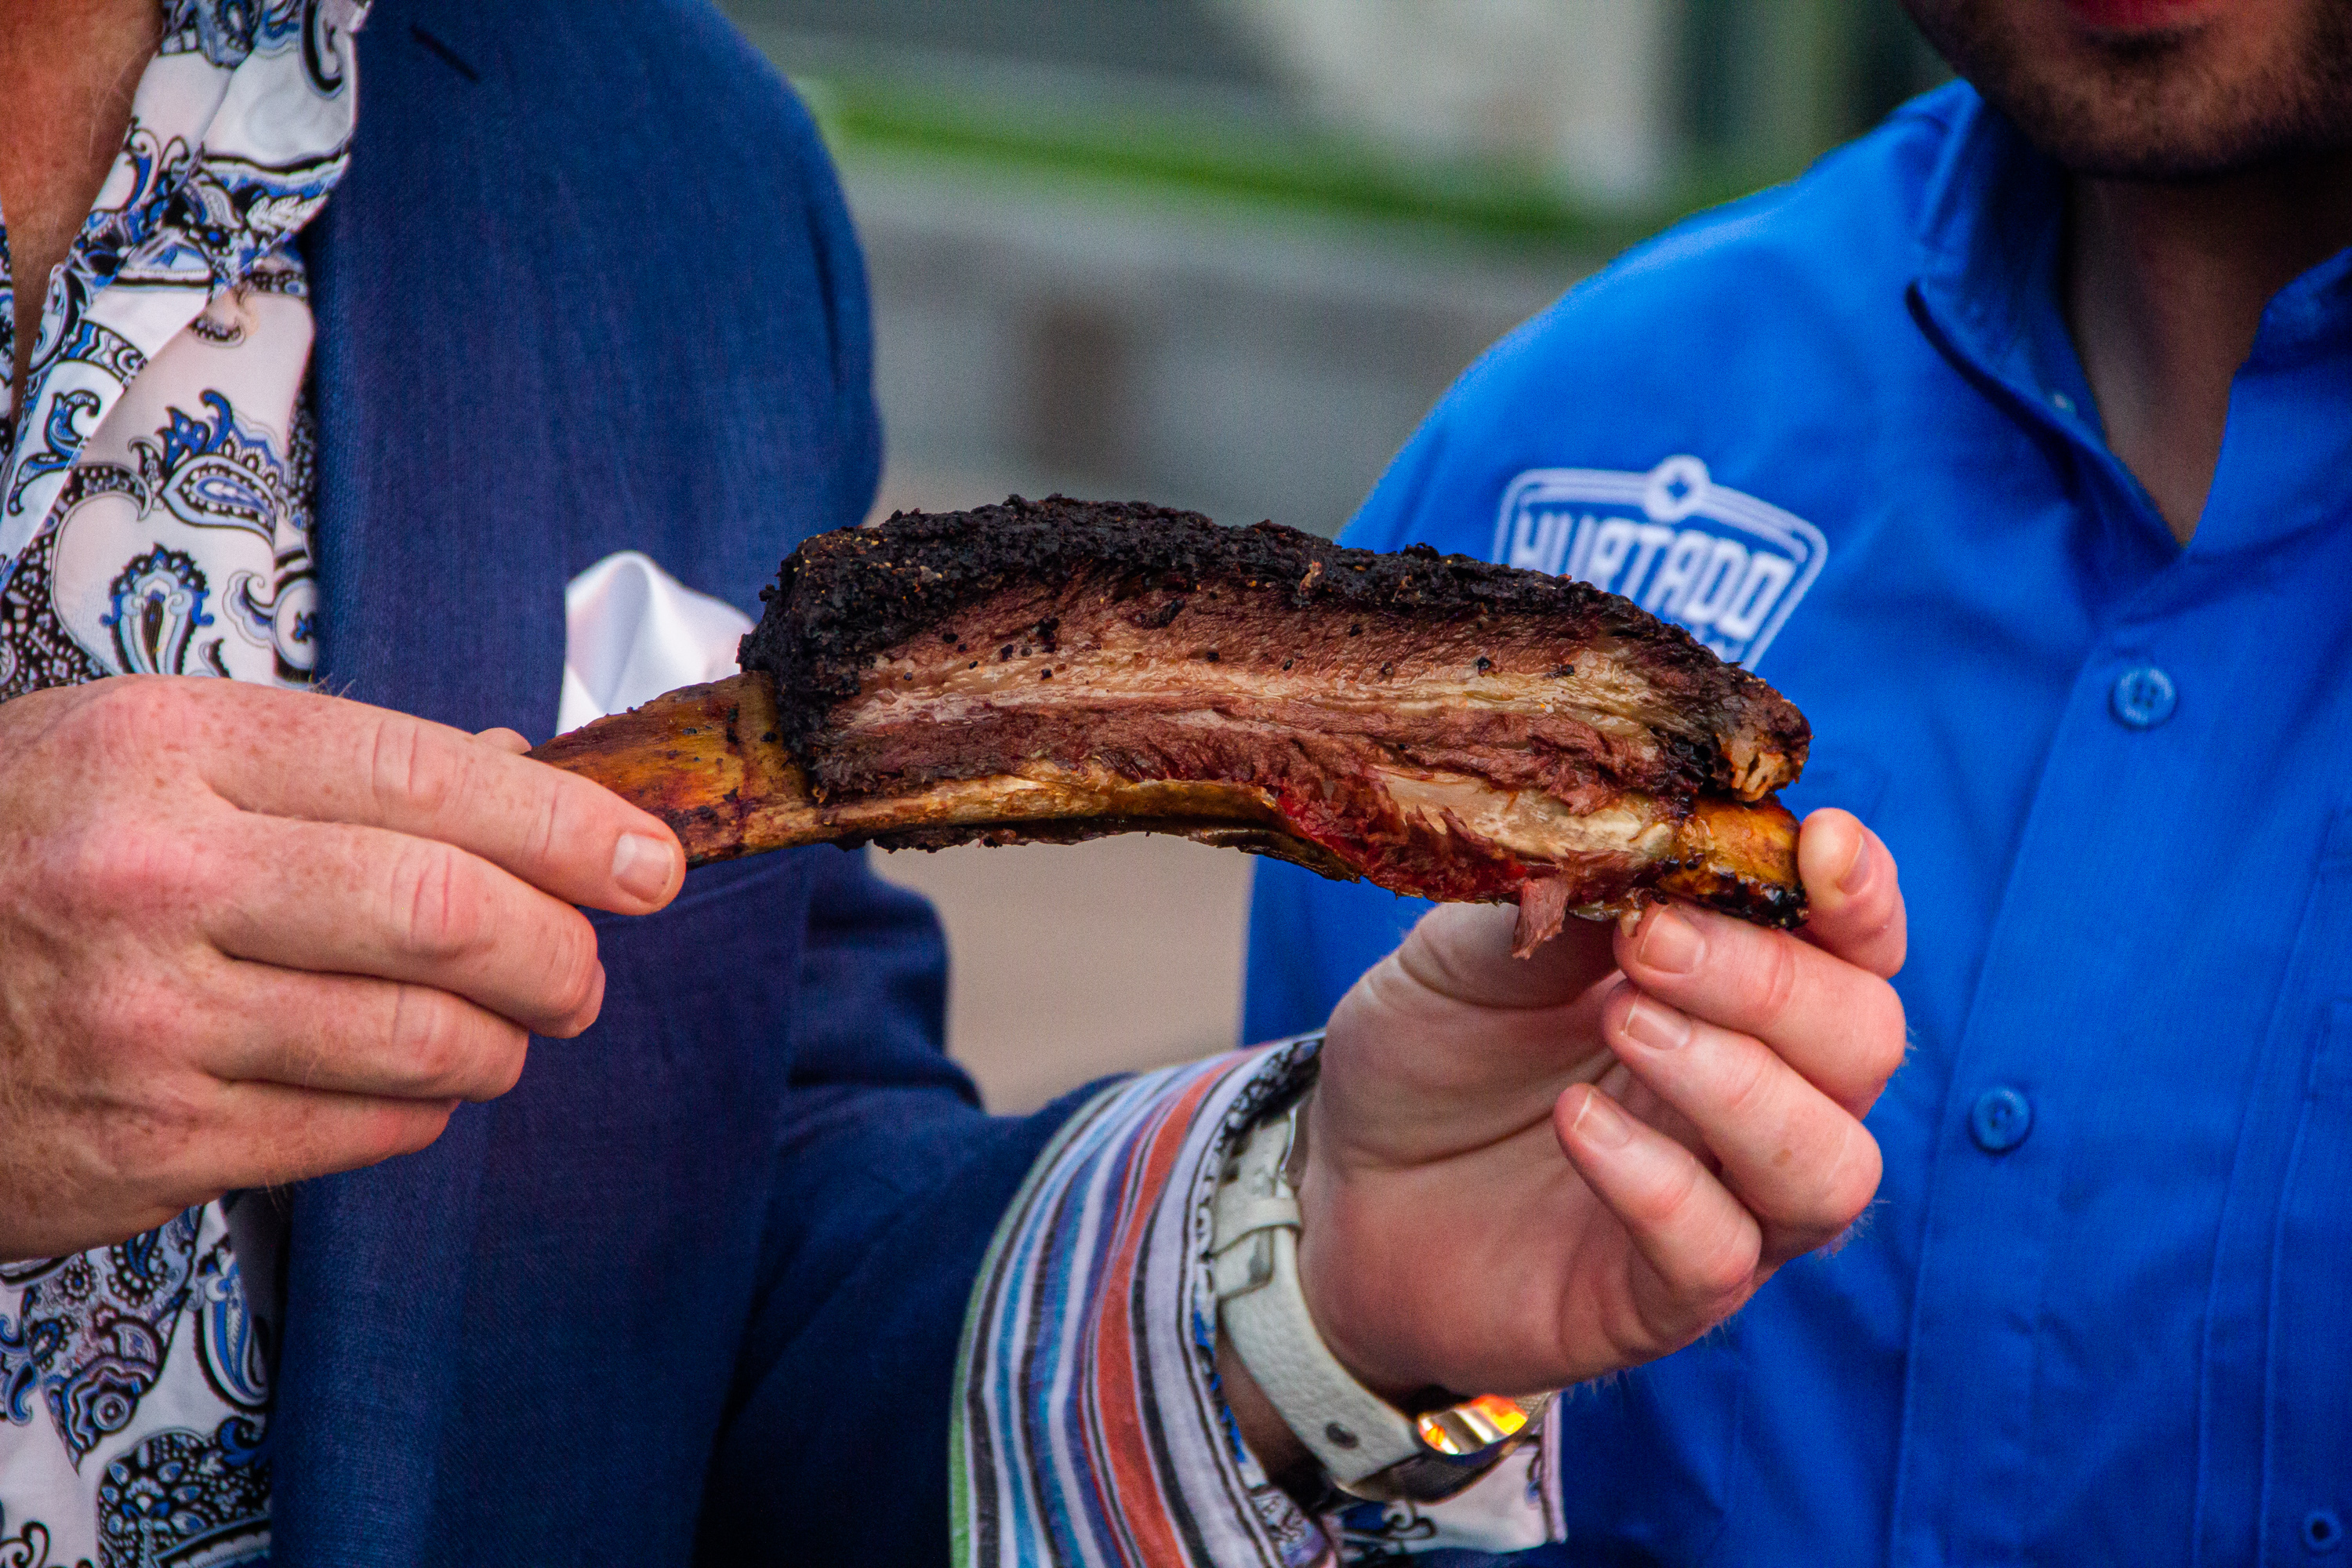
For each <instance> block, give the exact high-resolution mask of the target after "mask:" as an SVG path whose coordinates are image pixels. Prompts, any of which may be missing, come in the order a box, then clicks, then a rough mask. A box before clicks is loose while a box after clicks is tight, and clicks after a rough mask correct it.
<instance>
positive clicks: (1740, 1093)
mask: <svg viewBox="0 0 2352 1568" xmlns="http://www.w3.org/2000/svg"><path fill="white" fill-rule="evenodd" d="M1715 1055H1716V1057H1717V1064H1718V1065H1717V1071H1718V1072H1719V1073H1720V1074H1721V1078H1720V1080H1719V1082H1718V1083H1717V1093H1718V1094H1719V1095H1720V1096H1721V1099H1722V1103H1723V1114H1724V1119H1725V1120H1726V1121H1734V1122H1739V1123H1747V1122H1752V1121H1760V1120H1762V1119H1763V1118H1764V1117H1766V1116H1767V1115H1769V1113H1770V1112H1771V1111H1773V1110H1775V1109H1776V1106H1775V1104H1774V1102H1775V1100H1778V1098H1779V1092H1780V1089H1781V1087H1782V1085H1781V1081H1780V1072H1781V1071H1783V1070H1786V1069H1785V1068H1783V1067H1782V1064H1781V1063H1780V1058H1778V1057H1775V1056H1774V1055H1773V1054H1772V1053H1771V1052H1770V1051H1768V1050H1766V1049H1765V1048H1764V1047H1763V1045H1762V1044H1761V1043H1760V1042H1759V1041H1757V1040H1754V1039H1751V1038H1750V1037H1748V1036H1746V1035H1729V1036H1727V1037H1724V1042H1723V1048H1722V1049H1720V1050H1718V1051H1717V1052H1716V1053H1715Z"/></svg>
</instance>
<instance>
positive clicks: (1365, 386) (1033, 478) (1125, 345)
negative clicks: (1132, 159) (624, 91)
mask: <svg viewBox="0 0 2352 1568" xmlns="http://www.w3.org/2000/svg"><path fill="white" fill-rule="evenodd" d="M843 174H844V178H845V184H846V187H847V190H848V195H849V202H850V206H851V209H852V211H853V212H854V213H855V214H856V219H857V225H858V230H859V233H860V235H861V236H862V237H863V238H864V240H865V244H866V263H867V268H868V270H869V272H870V275H871V279H872V287H873V292H874V314H875V327H876V334H877V350H876V361H877V363H876V383H877V391H878V395H879V396H880V399H881V404H882V410H883V416H884V420H885V423H886V426H887V439H888V442H889V454H890V455H889V466H890V473H891V476H892V482H893V485H894V487H895V489H897V490H898V492H899V493H905V494H913V495H916V496H919V498H921V499H923V500H948V499H950V491H951V490H952V489H953V488H954V487H956V486H961V488H962V490H963V492H964V493H962V494H961V504H967V505H969V504H971V503H972V502H975V501H979V500H1002V499H1003V493H1002V489H999V487H1003V488H1025V489H1052V488H1062V489H1069V490H1071V491H1072V492H1073V493H1081V492H1083V493H1091V494H1094V495H1101V496H1114V495H1115V496H1119V497H1141V498H1147V499H1150V500H1160V501H1163V502H1168V503H1171V504H1178V505H1185V506H1192V507H1197V508H1199V509H1201V510H1205V511H1207V512H1208V513H1209V514H1210V515H1212V516H1213V517H1215V518H1217V519H1218V520H1219V521H1226V522H1253V521H1256V520H1258V519H1259V518H1265V517H1270V518H1273V519H1275V520H1276V521H1280V522H1286V523H1289V524H1291V525H1293V526H1295V527H1299V528H1306V529H1310V530H1314V531H1319V532H1324V533H1332V532H1336V531H1338V529H1339V526H1340V524H1341V523H1343V522H1344V521H1347V519H1348V517H1349V514H1350V513H1351V512H1352V511H1353V510H1354V509H1355V506H1356V504H1357V503H1358V502H1359V501H1360V500H1362V498H1363V495H1364V493H1365V491H1366V490H1367V489H1369V488H1370V485H1371V483H1372V481H1373V480H1374V479H1377V478H1378V477H1379V475H1380V473H1381V469H1382V468H1384V467H1386V465H1387V463H1388V460H1389V458H1391V456H1392V455H1393V454H1394V453H1395V451H1396V449H1397V447H1399V446H1400V445H1402V442H1403V441H1404V439H1405V437H1408V436H1409V435H1410V434H1411V433H1412V430H1413V428H1414V426H1416V425H1417V424H1418V423H1419V422H1420V420H1421V418H1422V416H1423V415H1424V414H1425V413H1426V412H1427V411H1428V408H1429V405H1430V404H1431V403H1432V402H1433V400H1434V399H1435V398H1436V396H1437V395H1439V394H1440V393H1441V392H1443V391H1444V388H1445V386H1446V385H1447V384H1449V383H1450V382H1451V381H1452V380H1453V379H1454V376H1455V375H1457V374H1460V372H1461V370H1462V368H1463V367H1464V366H1465V365H1466V364H1467V363H1469V362H1470V361H1471V359H1473V358H1474V357H1475V355H1476V354H1477V353H1479V352H1480V351H1481V350H1483V349H1484V348H1486V345H1487V344H1489V343H1491V342H1494V341H1495V339H1496V338H1497V337H1499V336H1501V335H1502V334H1503V333H1504V332H1506V331H1509V330H1510V329H1511V328H1512V327H1514V326H1516V325H1517V323H1518V322H1520V321H1524V320H1525V319H1526V318H1527V317H1528V316H1529V315H1531V314H1532V313H1534V312H1535V311H1536V310H1540V309H1541V308H1542V307H1543V306H1544V305H1545V304H1547V303H1548V302H1549V301H1550V300H1552V299H1553V298H1554V297H1556V296H1557V295H1558V294H1559V292H1560V291H1561V290H1562V289H1564V288H1566V287H1567V285H1568V284H1569V283H1570V282H1571V281H1573V279H1574V277H1575V274H1576V272H1577V271H1578V270H1579V269H1578V268H1572V267H1566V266H1552V267H1540V268H1538V267H1528V266H1512V265H1509V264H1507V263H1502V262H1497V261H1496V260H1495V259H1493V258H1490V257H1487V256H1484V255H1479V254H1473V253H1467V252H1459V251H1432V250H1429V249H1427V248H1426V247H1413V246H1411V245H1407V244H1402V243H1401V242H1399V241H1397V240H1395V239H1393V238H1391V237H1384V236H1383V235H1382V234H1381V232H1380V231H1379V230H1378V229H1377V228H1373V227H1367V226H1335V225H1333V224H1330V223H1325V222H1318V221H1316V220H1313V219H1310V218H1305V217H1286V216H1269V215H1267V214H1265V213H1263V212H1253V211H1249V210H1245V209H1236V208H1234V207H1231V206H1227V205H1211V204H1205V203H1193V202H1185V201H1179V200H1170V199H1166V198H1163V199H1160V200H1158V201H1150V200H1144V199H1140V198H1138V197H1134V196H1129V195H1120V194H1119V193H1117V192H1104V191H1097V190H1083V189H1074V188H1071V187H1068V186H1064V185H1055V184H1040V183H1038V182H1036V181H1034V180H1024V179H1023V178H1022V177H1020V176H1018V175H1015V174H987V173H984V172H980V171H975V170H972V169H970V168H954V169H949V168H942V167H940V166H939V165H937V164H933V163H924V162H921V161H919V160H917V161H892V160H890V159H887V158H880V157H873V156H866V155H859V156H854V157H851V158H848V159H845V161H844V163H843ZM992 489H994V490H997V492H998V493H996V494H993V495H992V494H990V493H988V492H989V491H991V490H992Z"/></svg>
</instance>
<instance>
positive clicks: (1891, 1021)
mask: <svg viewBox="0 0 2352 1568" xmlns="http://www.w3.org/2000/svg"><path fill="white" fill-rule="evenodd" d="M1863 1038H1864V1040H1865V1041H1866V1042H1867V1044H1866V1045H1865V1046H1864V1049H1863V1053H1862V1056H1863V1062H1862V1065H1863V1067H1864V1070H1866V1071H1867V1072H1868V1073H1869V1074H1870V1078H1871V1081H1872V1082H1874V1083H1885V1081H1886V1080H1887V1079H1891V1078H1893V1077H1894V1076H1895V1071H1896V1069H1898V1068H1901V1067H1902V1066H1903V1058H1905V1057H1906V1055H1908V1054H1909V1052H1910V1046H1911V1042H1910V1036H1909V1032H1908V1029H1907V1027H1906V1019H1905V1017H1904V1013H1903V998H1902V997H1900V996H1898V995H1896V994H1895V987H1893V986H1892V985H1888V984H1884V983H1883V982H1882V983H1881V984H1879V985H1878V986H1876V987H1875V988H1874V991H1873V992H1872V994H1871V999H1870V1000H1869V1001H1868V1002H1866V1003H1864V1019H1863Z"/></svg>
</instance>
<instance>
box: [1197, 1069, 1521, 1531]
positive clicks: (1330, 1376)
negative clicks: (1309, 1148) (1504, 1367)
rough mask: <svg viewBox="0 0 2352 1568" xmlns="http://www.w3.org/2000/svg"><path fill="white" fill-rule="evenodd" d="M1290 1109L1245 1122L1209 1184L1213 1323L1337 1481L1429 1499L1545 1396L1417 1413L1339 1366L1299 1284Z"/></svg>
mask: <svg viewBox="0 0 2352 1568" xmlns="http://www.w3.org/2000/svg"><path fill="white" fill-rule="evenodd" d="M1297 1118H1298V1108H1297V1107H1296V1106H1294V1107H1292V1108H1291V1109H1290V1110H1288V1111H1286V1112H1284V1113H1282V1114H1280V1115H1278V1116H1276V1117H1274V1118H1272V1119H1270V1120H1268V1121H1263V1122H1261V1123H1259V1124H1258V1125H1257V1126H1256V1127H1255V1128H1253V1129H1252V1130H1251V1131H1250V1132H1249V1134H1248V1136H1247V1137H1246V1138H1244V1140H1243V1142H1242V1145H1241V1148H1240V1149H1239V1151H1238V1152H1235V1153H1234V1155H1233V1156H1232V1158H1231V1159H1229V1160H1228V1161H1227V1163H1226V1165H1225V1169H1224V1171H1223V1174H1222V1177H1221V1179H1220V1181H1219V1183H1218V1186H1217V1194H1216V1206H1215V1214H1214V1223H1213V1228H1212V1232H1211V1241H1210V1259H1209V1279H1210V1283H1211V1286H1212V1288H1213V1289H1214V1290H1215V1292H1216V1298H1217V1315H1218V1321H1220V1322H1221V1323H1223V1326H1224V1331H1225V1337H1226V1338H1227V1339H1228V1340H1230V1341H1231V1342H1233V1347H1234V1352H1235V1353H1236V1354H1237V1355H1239V1356H1240V1357H1241V1362H1242V1364H1243V1365H1244V1366H1245V1367H1247V1368H1248V1369H1249V1373H1250V1376H1251V1377H1252V1378H1253V1379H1255V1381H1256V1383H1257V1385H1258V1388H1259V1390H1260V1392H1262V1393H1263V1394H1265V1397H1266V1402H1267V1403H1268V1404H1270V1405H1273V1406H1274V1408H1275V1410H1276V1412H1277V1413H1278V1414H1280V1415H1281V1416H1282V1419H1283V1421H1284V1423H1285V1424H1286V1425H1287V1426H1289V1428H1290V1429H1291V1431H1293V1432H1294V1433H1296V1434H1297V1436H1298V1440H1299V1441H1300V1442H1301V1443H1304V1444H1305V1445H1306V1446H1307V1451H1308V1452H1310V1453H1312V1454H1313V1455H1314V1456H1315V1458H1316V1459H1317V1460H1318V1461H1319V1462H1320V1463H1321V1465H1322V1466H1323V1468H1324V1469H1325V1470H1326V1471H1327V1472H1328V1474H1329V1476H1330V1478H1331V1480H1332V1481H1333V1483H1334V1484H1335V1485H1337V1486H1338V1487H1339V1489H1341V1490H1343V1491H1347V1492H1350V1493H1353V1494H1354V1495H1356V1496H1358V1497H1363V1498H1370V1499H1373V1500H1381V1501H1391V1500H1401V1499H1402V1500H1412V1501H1416V1502H1434V1501H1437V1500H1440V1499H1443V1498H1445V1497H1450V1496H1452V1495H1453V1494H1454V1493H1455V1492H1457V1491H1460V1490H1461V1489H1463V1488H1465V1487H1466V1486H1468V1485H1469V1484H1470V1483H1471V1482H1473V1481H1475V1480H1476V1479H1478V1478H1479V1477H1480V1476H1483V1475H1485V1474H1486V1472H1487V1471H1488V1470H1489V1469H1492V1468H1494V1467H1495V1465H1496V1463H1497V1462H1499V1461H1500V1460H1501V1459H1502V1458H1503V1456H1504V1455H1505V1454H1507V1453H1508V1452H1509V1451H1510V1450H1511V1449H1512V1448H1513V1447H1516V1446H1517V1444H1518V1443H1519V1442H1520V1441H1521V1440H1522V1439H1523V1438H1524V1437H1526V1436H1528V1435H1529V1434H1530V1433H1531V1432H1532V1430H1533V1428H1534V1426H1535V1424H1536V1422H1537V1420H1538V1417H1540V1416H1541V1415H1542V1414H1543V1409H1544V1406H1545V1405H1548V1404H1549V1403H1550V1398H1551V1396H1550V1395H1549V1394H1539V1395H1537V1396H1535V1397H1534V1398H1531V1399H1514V1398H1507V1397H1505V1396H1503V1395H1501V1394H1481V1395H1479V1396H1477V1397H1475V1398H1472V1399H1459V1398H1457V1397H1455V1396H1452V1395H1447V1396H1445V1397H1446V1398H1447V1399H1449V1400H1451V1401H1452V1402H1451V1403H1446V1404H1444V1405H1440V1406H1439V1407H1437V1408H1433V1409H1430V1410H1427V1411H1423V1412H1418V1413H1411V1414H1409V1413H1407V1412H1405V1411H1403V1410H1400V1409H1398V1408H1397V1407H1396V1406H1395V1405H1391V1404H1390V1403H1389V1402H1388V1401H1387V1400H1385V1399H1382V1398H1381V1396H1380V1395H1379V1394H1374V1393H1373V1392H1372V1391H1371V1390H1370V1389H1369V1388H1366V1387H1365V1386H1364V1385H1363V1384H1360V1383H1359V1382H1357V1381H1356V1380H1355V1378H1354V1377H1352V1376H1351V1375H1349V1372H1348V1369H1347V1368H1345V1367H1343V1366H1341V1365H1340V1364H1339V1358H1338V1357H1336V1356H1334V1355H1333V1354H1332V1353H1331V1352H1330V1349H1329V1347H1328V1346H1327V1345H1325V1344H1324V1342H1323V1336H1322V1335H1321V1334H1319V1333H1318V1332H1317V1331H1316V1329H1315V1323H1314V1320H1313V1319H1312V1318H1310V1317H1309V1316H1308V1315H1307V1298H1306V1296H1305V1295H1304V1293H1302V1292H1301V1290H1300V1289H1299V1285H1298V1229H1299V1212H1298V1196H1297V1193H1295V1192H1294V1191H1292V1189H1291V1185H1290V1179H1289V1173H1288V1171H1287V1169H1286V1167H1287V1165H1288V1163H1289V1160H1290V1151H1291V1146H1292V1143H1293V1141H1294V1139H1295V1137H1296V1135H1297Z"/></svg>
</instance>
